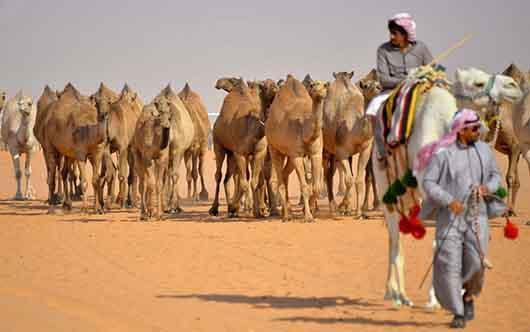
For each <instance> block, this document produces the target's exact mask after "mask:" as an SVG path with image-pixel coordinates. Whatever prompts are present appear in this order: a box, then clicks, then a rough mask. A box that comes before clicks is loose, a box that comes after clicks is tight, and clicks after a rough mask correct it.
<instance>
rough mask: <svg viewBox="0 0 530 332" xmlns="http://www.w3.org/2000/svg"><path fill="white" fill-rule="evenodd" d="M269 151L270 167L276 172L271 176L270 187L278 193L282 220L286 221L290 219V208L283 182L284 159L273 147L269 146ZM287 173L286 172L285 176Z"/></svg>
mask: <svg viewBox="0 0 530 332" xmlns="http://www.w3.org/2000/svg"><path fill="white" fill-rule="evenodd" d="M269 153H270V156H271V161H272V167H273V168H274V172H276V176H273V177H272V178H271V180H272V187H273V190H274V188H276V191H277V193H278V194H279V195H280V202H281V204H282V221H283V222H286V221H289V220H290V219H291V216H290V213H291V211H290V208H289V206H288V205H289V200H288V196H287V186H286V182H285V177H284V174H285V173H284V167H283V164H284V159H285V157H284V156H282V155H281V154H280V152H278V151H276V150H275V149H273V148H271V147H269ZM288 177H289V175H288V174H287V178H288Z"/></svg>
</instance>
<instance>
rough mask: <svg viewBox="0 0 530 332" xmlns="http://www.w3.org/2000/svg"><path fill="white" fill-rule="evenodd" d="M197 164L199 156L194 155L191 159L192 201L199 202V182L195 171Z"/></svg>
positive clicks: (197, 173)
mask: <svg viewBox="0 0 530 332" xmlns="http://www.w3.org/2000/svg"><path fill="white" fill-rule="evenodd" d="M198 164H199V154H198V153H194V154H193V157H192V158H191V177H192V179H193V200H194V201H195V202H197V201H199V194H198V192H197V182H198V180H199V172H198V170H197V168H198V166H199V165H198Z"/></svg>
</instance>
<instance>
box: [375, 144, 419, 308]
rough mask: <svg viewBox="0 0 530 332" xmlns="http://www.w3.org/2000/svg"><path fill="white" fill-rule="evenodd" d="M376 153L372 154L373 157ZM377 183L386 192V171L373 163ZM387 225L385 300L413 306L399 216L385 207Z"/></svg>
mask: <svg viewBox="0 0 530 332" xmlns="http://www.w3.org/2000/svg"><path fill="white" fill-rule="evenodd" d="M373 155H374V152H372V156H373ZM372 166H373V171H374V177H375V183H376V185H377V190H378V192H385V191H386V190H387V187H388V180H387V178H386V171H385V169H384V168H382V167H381V166H380V165H379V164H378V163H373V165H372ZM383 212H384V216H385V224H386V227H387V230H388V270H387V281H386V292H385V299H387V300H392V302H393V303H394V305H395V306H401V305H403V304H405V305H409V306H412V305H413V304H412V301H410V300H409V299H408V297H407V294H406V292H405V272H404V266H405V259H404V255H403V246H402V243H401V237H400V233H399V214H398V213H397V211H395V210H394V211H390V210H388V208H387V207H386V206H384V207H383Z"/></svg>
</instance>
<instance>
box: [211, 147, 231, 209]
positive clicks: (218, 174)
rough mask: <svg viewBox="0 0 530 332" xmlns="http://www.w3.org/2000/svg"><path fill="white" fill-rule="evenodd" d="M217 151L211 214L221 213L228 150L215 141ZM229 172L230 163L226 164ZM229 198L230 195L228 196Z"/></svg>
mask: <svg viewBox="0 0 530 332" xmlns="http://www.w3.org/2000/svg"><path fill="white" fill-rule="evenodd" d="M214 151H215V196H214V199H213V202H212V206H211V208H210V211H209V213H210V215H212V216H218V215H219V187H220V185H221V179H222V177H223V172H222V167H223V162H224V160H225V156H226V151H225V150H224V149H223V148H222V147H221V146H220V145H219V144H217V143H214ZM226 168H227V172H228V165H227V166H226ZM225 192H226V183H225ZM226 199H227V200H228V196H226Z"/></svg>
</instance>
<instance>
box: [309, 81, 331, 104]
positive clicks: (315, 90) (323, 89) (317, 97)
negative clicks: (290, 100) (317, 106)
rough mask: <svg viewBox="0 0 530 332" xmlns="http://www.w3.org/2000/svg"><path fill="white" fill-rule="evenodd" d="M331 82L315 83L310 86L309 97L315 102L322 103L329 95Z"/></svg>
mask: <svg viewBox="0 0 530 332" xmlns="http://www.w3.org/2000/svg"><path fill="white" fill-rule="evenodd" d="M328 88H329V82H324V81H318V80H317V81H313V82H312V83H311V85H310V86H309V91H308V92H309V95H310V96H311V99H313V101H321V100H323V99H324V98H326V96H327V95H328Z"/></svg>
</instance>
